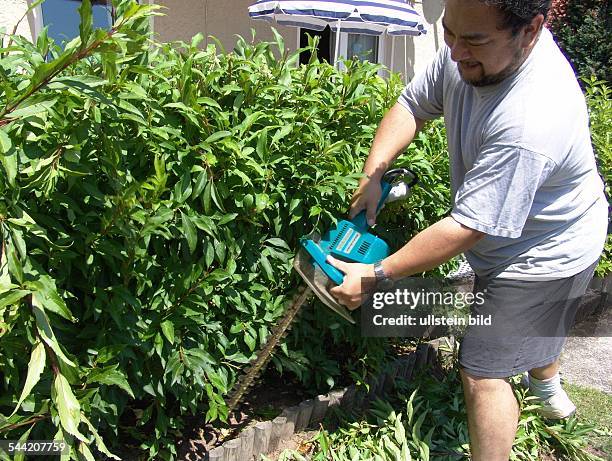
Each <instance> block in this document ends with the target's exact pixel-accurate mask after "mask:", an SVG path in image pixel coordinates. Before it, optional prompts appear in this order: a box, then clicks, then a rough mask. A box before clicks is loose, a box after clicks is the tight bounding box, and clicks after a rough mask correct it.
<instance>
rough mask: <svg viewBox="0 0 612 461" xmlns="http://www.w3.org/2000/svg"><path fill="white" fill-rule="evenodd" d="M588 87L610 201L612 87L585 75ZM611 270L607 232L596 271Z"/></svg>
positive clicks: (594, 136) (611, 252)
mask: <svg viewBox="0 0 612 461" xmlns="http://www.w3.org/2000/svg"><path fill="white" fill-rule="evenodd" d="M582 81H583V83H584V88H585V94H586V100H587V106H588V108H589V120H590V130H591V140H592V142H593V148H594V150H595V156H596V158H597V166H598V168H599V173H600V174H601V176H602V177H603V180H604V182H605V187H606V195H607V197H608V201H609V200H610V197H612V139H611V131H610V127H611V126H612V101H611V99H610V96H611V93H612V91H610V87H609V86H608V84H606V82H604V81H601V80H597V78H595V77H594V76H591V77H590V78H583V79H582ZM610 273H612V238H611V237H610V236H608V239H607V241H606V245H605V248H604V253H603V255H602V256H601V259H600V262H599V265H598V266H597V269H596V275H597V276H599V277H605V276H606V275H608V274H610Z"/></svg>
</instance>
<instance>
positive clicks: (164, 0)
mask: <svg viewBox="0 0 612 461" xmlns="http://www.w3.org/2000/svg"><path fill="white" fill-rule="evenodd" d="M0 1H1V0H0ZM155 3H156V4H158V5H162V6H164V7H165V8H166V9H165V10H164V11H163V12H164V14H165V16H162V17H156V18H155V34H156V35H157V36H158V38H159V39H160V40H162V41H172V40H183V41H190V39H191V37H192V36H193V35H195V34H196V33H198V32H202V33H203V34H204V36H209V35H212V36H214V37H216V38H218V39H219V40H220V41H221V43H223V46H224V47H225V48H226V49H228V50H231V49H232V48H233V46H234V44H235V43H236V37H235V35H236V34H238V35H242V36H243V37H245V38H248V39H250V37H251V29H252V28H254V29H255V30H256V34H257V38H258V39H261V40H270V39H272V38H273V35H272V32H271V24H270V23H268V22H266V21H254V20H252V19H250V18H249V14H248V6H249V5H251V4H253V3H254V0H155ZM411 3H413V5H414V7H415V9H416V10H417V11H418V12H419V13H420V14H421V15H422V16H423V18H424V19H425V22H426V23H427V29H428V32H427V34H426V35H422V36H420V37H406V38H404V37H397V38H395V47H394V51H395V53H394V54H395V57H394V59H393V70H394V71H396V72H401V73H402V74H403V75H404V76H405V78H406V80H410V79H411V78H412V77H413V76H414V74H415V72H418V71H419V70H421V69H423V68H424V67H425V66H426V65H427V64H428V63H429V61H431V59H432V58H433V56H434V54H435V53H436V51H437V50H438V49H439V48H440V47H441V46H442V44H443V43H444V41H443V31H442V13H443V11H444V0H418V1H416V2H411ZM275 27H276V28H277V30H278V31H279V32H281V33H282V34H283V37H284V38H285V43H286V45H287V47H288V48H289V49H292V50H295V49H297V47H298V46H297V42H298V36H297V29H295V28H291V27H280V26H278V25H276V26H275ZM209 41H210V40H209ZM385 41H386V43H385V46H384V48H385V49H384V64H385V65H387V66H390V65H391V61H392V60H391V50H392V43H391V37H388V38H386V39H385Z"/></svg>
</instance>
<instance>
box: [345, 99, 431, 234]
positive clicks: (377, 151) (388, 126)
mask: <svg viewBox="0 0 612 461" xmlns="http://www.w3.org/2000/svg"><path fill="white" fill-rule="evenodd" d="M424 124H425V122H424V121H423V120H420V119H417V118H415V117H414V116H413V115H412V113H411V112H410V111H409V110H408V109H406V108H405V107H404V106H402V105H401V104H400V103H396V104H395V105H394V106H393V107H392V108H391V110H389V112H387V114H386V115H385V116H384V118H383V119H382V121H381V123H380V125H379V127H378V130H377V131H376V136H375V137H374V141H373V143H372V147H371V149H370V154H369V155H368V159H367V160H366V162H365V165H364V167H363V171H364V173H365V174H366V175H367V176H368V177H367V178H363V179H362V180H361V181H360V183H359V188H358V189H357V191H356V192H355V194H354V195H353V200H352V204H351V209H350V211H349V216H350V217H351V218H353V217H355V215H357V213H359V212H360V211H361V210H364V209H365V210H366V215H367V218H368V223H369V224H370V225H373V224H374V221H375V219H376V206H377V205H378V200H379V199H380V196H381V188H380V180H381V179H382V176H383V174H384V173H385V172H386V171H387V170H388V169H389V166H390V165H391V164H392V163H393V161H394V160H395V159H396V158H397V157H398V156H399V154H400V153H401V152H402V151H403V150H404V149H405V148H406V147H407V146H408V144H410V143H411V142H412V140H413V139H414V137H415V135H416V134H417V133H418V132H419V130H420V129H421V128H422V127H423V125H424Z"/></svg>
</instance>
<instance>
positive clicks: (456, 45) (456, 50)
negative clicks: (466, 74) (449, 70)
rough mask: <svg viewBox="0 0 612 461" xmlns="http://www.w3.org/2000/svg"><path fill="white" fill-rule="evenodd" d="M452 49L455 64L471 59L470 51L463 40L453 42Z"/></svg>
mask: <svg viewBox="0 0 612 461" xmlns="http://www.w3.org/2000/svg"><path fill="white" fill-rule="evenodd" d="M450 49H451V59H452V60H453V61H455V62H459V61H464V60H466V59H469V58H470V57H471V54H470V50H469V49H468V47H467V45H466V43H465V42H464V41H463V40H461V39H456V40H454V41H453V43H452V46H451V47H450Z"/></svg>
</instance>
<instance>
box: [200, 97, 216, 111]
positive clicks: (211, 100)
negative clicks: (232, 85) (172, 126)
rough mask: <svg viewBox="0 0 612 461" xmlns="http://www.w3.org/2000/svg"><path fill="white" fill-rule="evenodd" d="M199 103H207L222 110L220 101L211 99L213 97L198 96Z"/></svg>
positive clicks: (206, 104)
mask: <svg viewBox="0 0 612 461" xmlns="http://www.w3.org/2000/svg"><path fill="white" fill-rule="evenodd" d="M197 103H198V104H202V105H205V106H210V107H214V108H215V109H219V110H221V106H220V105H219V103H218V102H217V101H215V100H214V99H211V98H206V97H204V98H198V99H197Z"/></svg>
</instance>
